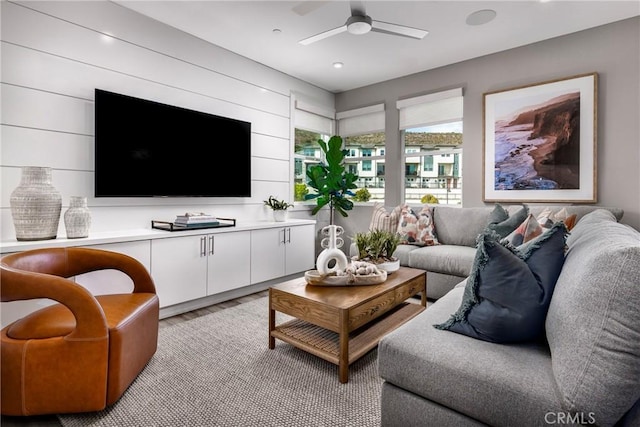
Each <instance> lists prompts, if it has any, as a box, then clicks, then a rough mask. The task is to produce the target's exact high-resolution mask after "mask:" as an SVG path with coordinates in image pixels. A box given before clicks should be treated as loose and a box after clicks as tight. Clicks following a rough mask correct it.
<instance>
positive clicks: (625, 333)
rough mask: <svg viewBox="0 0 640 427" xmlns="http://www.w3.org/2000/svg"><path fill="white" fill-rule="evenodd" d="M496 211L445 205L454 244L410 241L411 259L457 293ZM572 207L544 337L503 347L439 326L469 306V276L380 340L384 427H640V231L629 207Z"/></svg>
mask: <svg viewBox="0 0 640 427" xmlns="http://www.w3.org/2000/svg"><path fill="white" fill-rule="evenodd" d="M535 209H537V208H533V209H532V211H533V212H535ZM490 210H491V209H490V208H487V209H486V210H485V209H484V208H478V209H464V212H463V210H461V209H455V208H449V209H447V208H437V209H436V211H435V212H436V213H435V215H436V216H435V221H436V223H437V225H438V228H437V232H438V237H439V238H440V239H441V240H442V243H445V246H443V247H429V248H421V249H416V248H404V249H403V250H404V251H406V253H404V254H403V255H402V256H403V258H402V259H403V262H404V264H405V265H410V266H414V267H416V266H418V267H426V268H427V269H428V272H427V277H428V281H427V286H428V288H431V287H432V286H434V282H435V283H437V284H438V285H437V286H438V294H439V293H442V292H446V288H447V287H448V286H449V284H450V283H453V282H454V281H455V280H456V278H462V277H463V276H464V274H468V272H469V269H470V268H471V265H472V263H473V248H472V242H473V241H475V234H477V232H478V231H479V230H480V229H481V228H483V227H484V226H485V225H486V219H487V215H488V212H489V211H490ZM571 210H572V212H576V213H578V214H579V217H580V218H579V220H578V222H577V224H576V225H575V227H574V228H573V229H572V230H571V232H570V234H569V235H568V237H567V242H566V243H567V247H568V250H567V252H566V256H565V260H564V265H563V266H562V270H561V272H560V276H559V278H558V280H557V282H556V286H555V290H554V293H553V296H552V298H551V303H550V306H549V308H548V312H547V316H546V321H545V325H544V326H545V329H544V331H545V332H544V337H541V339H540V340H537V341H535V342H526V343H518V344H496V343H492V342H487V341H483V340H480V339H476V338H471V337H469V336H466V335H462V334H459V333H455V332H451V331H446V330H440V329H436V328H435V327H434V326H433V325H435V324H440V323H442V322H445V321H446V320H447V319H448V318H449V317H450V316H451V315H452V314H453V313H454V312H456V310H458V308H459V306H460V305H461V301H462V299H463V293H464V291H465V285H466V281H462V282H460V283H458V284H457V285H455V286H453V289H451V290H449V291H448V292H446V293H445V294H444V295H443V296H441V297H440V298H439V299H438V300H437V301H436V302H435V303H433V304H432V305H430V306H429V308H428V309H427V310H425V311H424V312H423V313H421V314H420V315H418V316H416V317H415V318H413V319H412V320H410V321H409V322H407V323H406V324H404V325H402V326H401V327H399V328H398V329H396V330H395V331H393V332H391V333H390V334H388V335H387V336H385V337H384V338H383V339H382V340H381V342H380V344H379V347H378V370H379V374H380V376H381V377H382V378H383V380H384V382H383V385H382V395H381V408H382V414H381V415H382V425H383V426H403V427H405V426H444V427H446V426H455V427H458V426H478V425H491V426H505V427H512V426H519V427H526V426H548V425H598V426H614V425H615V426H619V427H621V426H625V427H627V426H639V425H640V233H639V232H638V231H637V230H634V229H632V228H631V227H629V226H626V225H623V224H620V223H619V222H617V219H619V218H620V217H621V216H622V212H621V211H616V210H613V211H614V212H616V214H615V215H614V214H613V213H612V210H605V209H594V208H589V207H571ZM589 211H590V212H589ZM447 246H450V247H449V248H447ZM421 252H422V253H421ZM450 255H452V256H454V257H455V258H456V260H455V261H451V260H450V261H449V262H448V263H447V261H446V258H447V257H448V256H450ZM430 258H431V259H430ZM427 293H429V291H428V292H427Z"/></svg>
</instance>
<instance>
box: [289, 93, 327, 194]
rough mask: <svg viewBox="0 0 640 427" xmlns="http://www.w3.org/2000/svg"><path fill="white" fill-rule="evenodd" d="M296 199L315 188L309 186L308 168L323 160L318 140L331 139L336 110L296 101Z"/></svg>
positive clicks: (294, 155)
mask: <svg viewBox="0 0 640 427" xmlns="http://www.w3.org/2000/svg"><path fill="white" fill-rule="evenodd" d="M294 114H295V115H294V126H295V130H294V139H295V141H294V154H293V157H294V162H295V165H294V200H295V201H298V202H299V201H303V200H304V196H305V194H308V193H309V191H313V189H311V188H309V187H308V186H307V169H308V168H309V166H311V165H314V164H318V163H320V162H321V161H322V160H323V156H324V153H323V152H322V149H320V146H318V140H319V139H322V140H323V141H325V142H327V141H329V138H330V137H331V135H333V133H334V126H335V121H334V119H333V116H334V112H333V111H329V110H325V109H323V108H320V107H317V106H314V105H311V104H309V103H305V102H302V101H300V100H296V101H295V110H294Z"/></svg>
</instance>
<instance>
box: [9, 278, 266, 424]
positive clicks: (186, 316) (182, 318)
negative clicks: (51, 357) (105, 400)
mask: <svg viewBox="0 0 640 427" xmlns="http://www.w3.org/2000/svg"><path fill="white" fill-rule="evenodd" d="M268 295H269V291H268V290H264V291H261V292H257V293H255V294H251V295H247V296H244V297H240V298H236V299H233V300H229V301H225V302H221V303H218V304H215V305H211V306H209V307H204V308H201V309H198V310H194V311H189V312H187V313H182V314H179V315H177V316H173V317H167V318H166V319H162V320H160V329H163V328H167V327H169V326H172V325H176V324H178V323H182V322H186V321H188V320H191V319H195V318H197V317H201V316H205V315H207V314H211V313H216V312H218V311H222V310H224V309H225V308H229V307H233V306H236V305H240V304H242V303H245V302H249V301H253V300H255V299H258V298H262V297H266V296H268ZM116 404H117V403H116ZM0 425H2V427H25V426H26V427H60V426H62V424H60V421H58V418H57V417H56V416H55V415H44V416H37V417H9V416H4V415H3V416H2V418H1V419H0Z"/></svg>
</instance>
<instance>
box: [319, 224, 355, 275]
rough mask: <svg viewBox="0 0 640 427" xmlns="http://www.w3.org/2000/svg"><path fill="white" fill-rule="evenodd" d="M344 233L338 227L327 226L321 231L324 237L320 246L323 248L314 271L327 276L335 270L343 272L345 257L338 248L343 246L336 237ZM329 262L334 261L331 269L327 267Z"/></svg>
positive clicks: (339, 238) (342, 241) (340, 240)
mask: <svg viewBox="0 0 640 427" xmlns="http://www.w3.org/2000/svg"><path fill="white" fill-rule="evenodd" d="M342 233H344V229H343V228H342V227H340V226H339V225H328V226H326V227H324V228H323V229H322V234H324V235H325V236H328V237H325V238H323V239H322V241H321V242H320V245H321V246H322V247H323V248H325V249H324V250H323V251H322V252H320V255H318V259H317V260H316V269H317V270H318V272H319V273H320V274H329V273H332V272H334V271H337V270H345V269H346V268H347V264H348V261H347V256H346V255H345V254H344V252H342V251H341V250H340V249H339V248H341V247H342V245H343V244H344V240H343V239H342V237H338V236H339V235H341V234H342ZM331 261H335V264H334V265H333V266H332V267H329V264H330V263H331Z"/></svg>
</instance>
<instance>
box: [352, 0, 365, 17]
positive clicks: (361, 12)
mask: <svg viewBox="0 0 640 427" xmlns="http://www.w3.org/2000/svg"><path fill="white" fill-rule="evenodd" d="M349 4H350V5H351V16H367V12H366V9H365V8H364V2H362V1H351V2H349Z"/></svg>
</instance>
